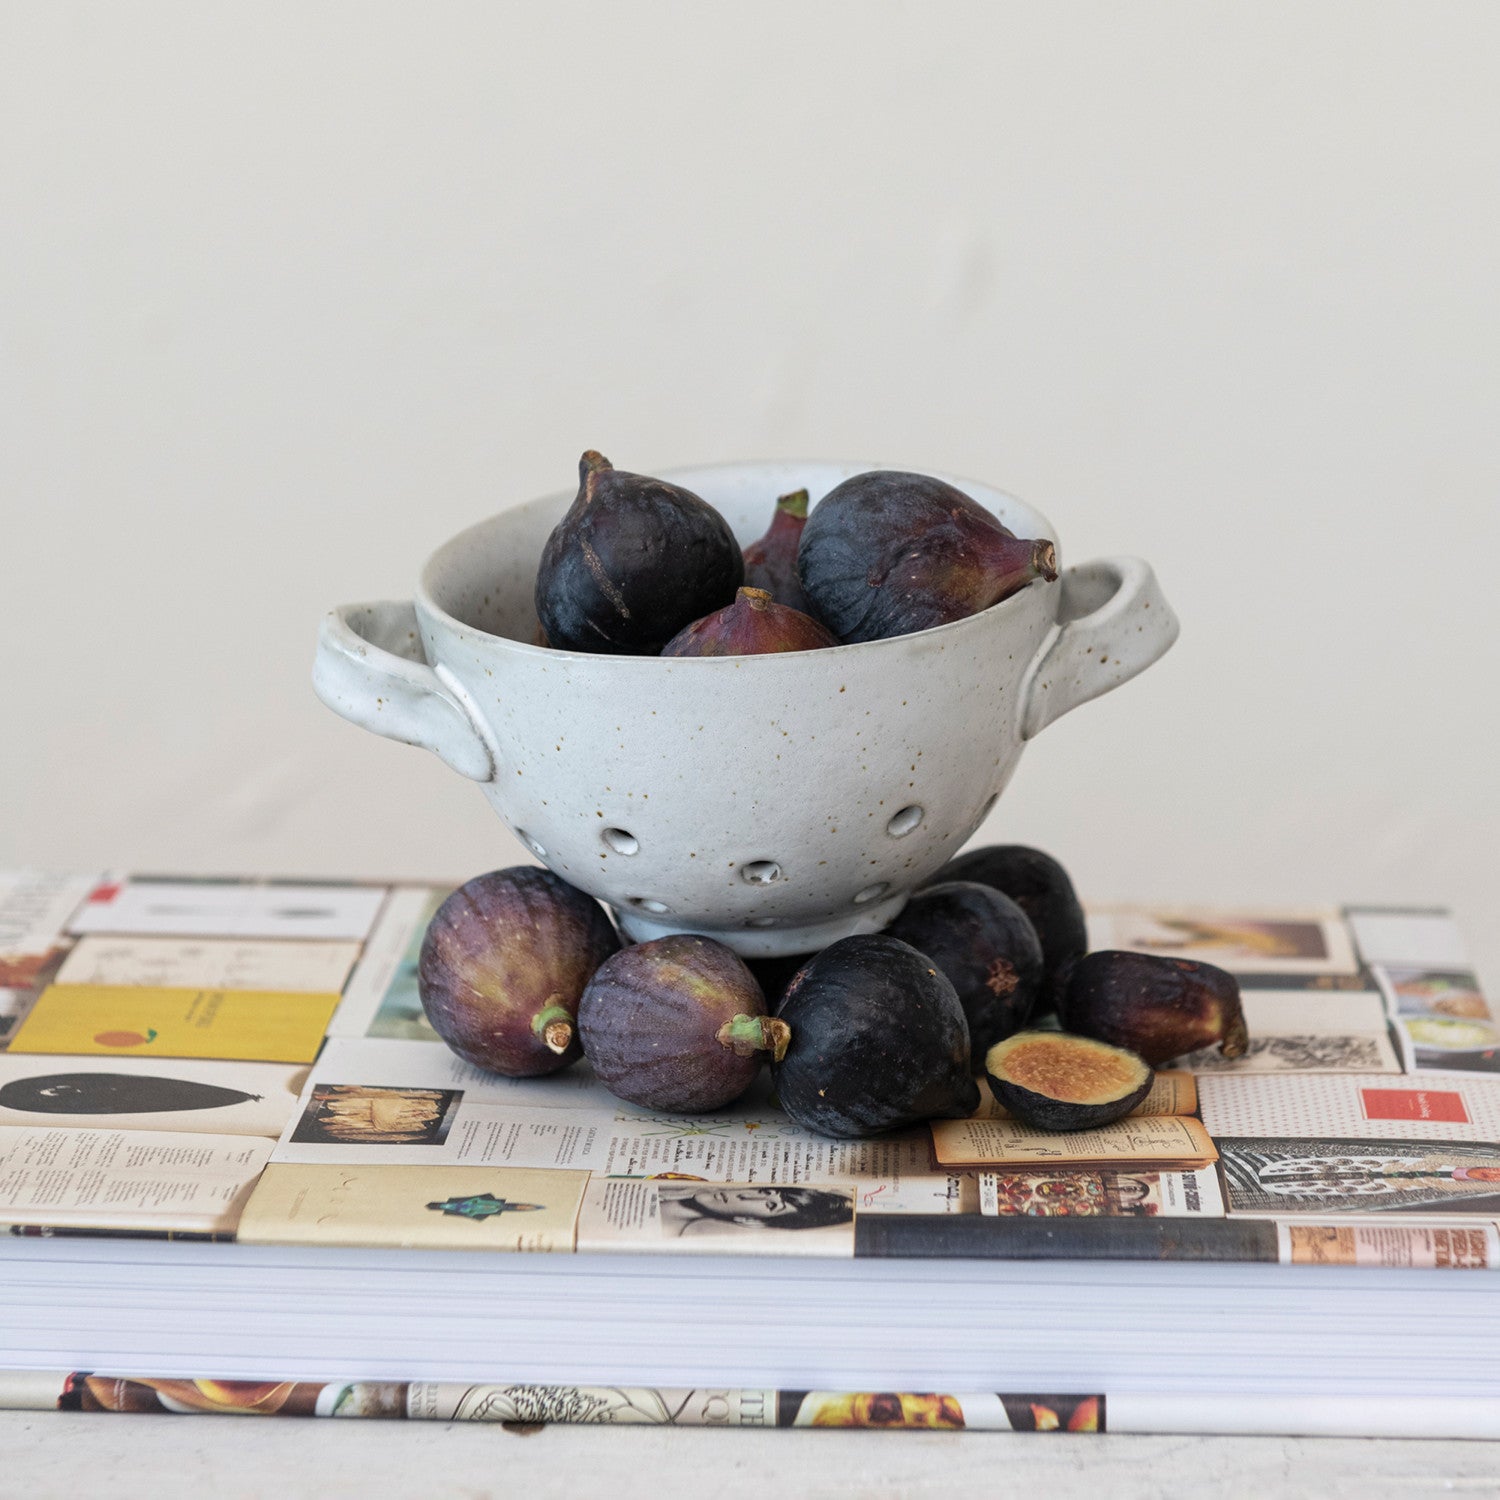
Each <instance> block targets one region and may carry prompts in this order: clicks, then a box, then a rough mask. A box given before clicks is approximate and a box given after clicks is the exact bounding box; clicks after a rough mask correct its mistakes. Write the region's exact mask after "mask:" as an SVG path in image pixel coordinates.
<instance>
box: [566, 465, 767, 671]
mask: <svg viewBox="0 0 1500 1500" xmlns="http://www.w3.org/2000/svg"><path fill="white" fill-rule="evenodd" d="M578 474H579V481H580V482H579V486H578V497H577V499H575V500H574V501H573V504H572V506H571V507H570V509H569V510H568V513H567V515H565V516H564V517H563V518H562V520H561V521H559V522H558V523H557V525H556V526H555V527H554V528H553V530H552V534H551V535H550V536H549V537H548V538H547V545H546V546H545V547H544V548H543V549H542V561H541V566H540V567H539V568H538V569H537V575H536V613H537V618H538V619H539V620H540V621H541V626H542V630H543V631H544V632H545V634H546V639H547V640H548V642H549V643H550V644H551V645H552V646H554V647H556V648H557V649H558V650H560V651H594V652H603V653H606V654H612V655H622V656H655V655H656V653H657V652H658V651H660V650H661V648H662V647H663V646H665V645H666V643H667V642H668V641H669V640H671V639H672V637H673V636H674V635H676V634H677V632H678V631H679V630H681V629H682V628H683V627H684V626H685V625H691V624H692V622H693V621H694V620H698V619H701V618H702V617H703V616H704V615H706V614H710V613H712V612H713V611H714V610H716V609H722V608H723V607H724V605H726V604H728V603H729V602H730V601H731V600H732V599H733V598H734V591H735V590H736V589H737V588H738V587H739V586H740V583H741V582H742V580H743V578H744V572H745V565H744V560H743V559H742V558H741V556H740V548H739V543H738V542H736V541H735V539H734V533H733V532H732V531H730V529H729V526H728V523H727V522H726V521H725V520H724V518H723V516H721V515H720V514H719V513H718V511H716V510H715V509H714V508H713V507H712V506H711V505H709V504H708V503H707V502H706V501H703V500H700V499H699V498H698V497H697V496H696V495H694V494H693V493H692V492H691V491H689V490H685V489H682V488H681V487H680V486H679V485H675V484H667V483H666V482H665V481H664V480H660V479H651V478H649V477H647V476H646V475H644V474H626V473H623V472H621V471H620V470H618V469H616V468H614V467H612V465H611V464H610V461H609V460H608V459H607V458H605V457H604V456H603V455H602V454H599V453H595V452H593V451H592V450H590V451H589V452H588V453H585V454H584V455H583V458H582V459H581V460H580V461H579V465H578Z"/></svg>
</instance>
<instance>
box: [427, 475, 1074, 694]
mask: <svg viewBox="0 0 1500 1500" xmlns="http://www.w3.org/2000/svg"><path fill="white" fill-rule="evenodd" d="M798 466H805V467H807V468H819V469H846V470H848V471H849V472H848V473H847V474H846V475H845V476H844V477H845V478H849V479H852V478H854V477H855V476H857V475H859V474H867V473H870V472H871V471H872V470H885V471H890V470H894V471H895V472H898V473H904V474H920V475H922V476H923V477H924V478H927V479H940V480H942V481H943V482H944V483H946V484H951V485H953V486H954V488H955V489H958V490H962V491H963V493H964V494H966V495H969V496H970V498H971V499H974V498H975V497H974V496H973V495H972V494H971V493H970V489H969V488H968V487H969V486H974V487H977V488H978V489H980V490H982V491H986V492H988V493H989V494H991V495H1001V496H1003V497H1004V498H1005V499H1006V500H1009V501H1011V502H1012V503H1014V504H1015V505H1018V506H1020V507H1021V508H1022V509H1023V510H1025V511H1027V512H1028V513H1029V514H1030V515H1032V516H1035V517H1036V518H1037V520H1038V521H1040V522H1042V523H1043V525H1042V528H1041V529H1040V530H1039V531H1038V537H1039V538H1041V539H1045V540H1048V541H1050V542H1051V543H1052V545H1053V547H1054V548H1056V549H1057V553H1058V578H1057V580H1056V583H1057V585H1058V586H1060V585H1061V583H1062V575H1063V572H1064V566H1063V563H1062V548H1061V546H1060V545H1059V544H1058V541H1057V534H1056V529H1055V528H1054V527H1053V525H1052V522H1051V520H1050V519H1049V518H1048V517H1047V516H1045V515H1044V514H1043V513H1042V512H1041V511H1039V510H1038V509H1037V508H1036V507H1035V506H1034V505H1032V504H1030V503H1029V502H1028V501H1025V500H1022V499H1021V498H1020V497H1019V496H1017V495H1013V494H1011V493H1010V492H1009V491H1008V490H1002V489H1000V488H998V487H997V486H996V485H993V484H990V483H989V482H988V481H987V480H982V479H971V478H967V477H964V476H961V475H955V474H950V473H948V472H946V471H945V470H942V469H928V468H921V467H913V466H910V465H908V466H904V467H901V468H899V469H898V468H897V467H896V466H895V465H892V464H887V463H879V462H872V463H865V462H861V461H858V460H849V459H829V458H816V459H813V458H774V459H726V460H720V461H717V462H715V463H708V464H677V465H674V466H673V467H672V468H670V469H661V470H658V471H657V472H656V473H655V474H653V476H652V477H653V478H656V479H664V480H667V481H668V482H670V483H681V482H682V480H683V479H684V478H685V477H686V476H689V475H702V474H705V473H714V472H739V471H743V470H746V469H762V468H796V467H798ZM632 472H634V471H632ZM837 482H838V483H842V480H840V481H837ZM824 493H825V494H826V493H827V492H826V491H825V492H824ZM575 494H576V490H550V491H548V492H547V493H546V494H542V495H534V496H532V497H531V498H530V499H528V500H522V501H518V502H517V503H516V504H515V505H509V506H506V507H505V508H504V509H503V510H498V511H496V512H494V513H493V514H492V515H488V516H486V517H484V518H483V519H482V520H479V521H476V522H474V523H473V524H472V525H469V526H466V527H464V528H463V530H462V531H459V532H456V533H454V535H452V536H450V537H449V538H448V539H447V541H445V542H443V543H442V544H441V545H440V546H438V547H437V548H436V549H435V550H434V551H433V552H432V553H431V554H430V555H429V556H428V558H427V561H426V562H425V563H423V565H422V569H421V572H420V573H419V574H418V577H417V584H416V588H415V590H414V591H413V597H414V602H415V604H416V607H417V612H418V615H419V616H420V615H422V614H424V613H425V614H427V615H429V616H431V617H432V618H433V620H434V621H435V622H436V623H438V624H441V625H442V626H444V627H445V628H447V629H448V630H451V631H452V632H454V633H455V634H458V635H470V636H477V637H479V638H480V639H482V640H484V641H494V642H497V643H499V644H500V645H503V646H505V647H506V648H508V649H511V650H514V651H518V652H520V653H522V654H524V655H528V656H537V657H545V658H548V659H549V660H555V659H557V658H559V657H562V658H566V659H569V660H574V661H588V662H604V661H607V662H613V663H616V664H619V663H622V662H661V663H664V664H665V665H666V669H667V670H669V671H670V670H672V669H674V668H686V669H687V670H690V671H701V670H707V669H710V668H711V667H713V666H719V667H721V668H722V666H723V664H725V663H728V662H733V663H736V664H742V663H745V662H756V663H760V662H765V663H784V662H786V661H787V659H788V658H798V657H812V658H814V659H816V660H827V659H828V658H829V657H830V656H831V655H832V654H833V653H835V652H838V653H844V652H850V651H866V652H868V651H873V650H877V649H878V648H880V647H891V646H895V645H897V644H899V643H900V642H903V641H914V640H931V639H933V638H935V637H938V636H941V635H944V634H945V633H951V632H957V631H961V630H964V629H973V628H976V626H975V622H976V621H981V620H983V621H991V620H994V619H998V618H1000V617H1001V612H1002V611H1006V610H1008V611H1010V612H1011V613H1013V614H1014V613H1018V612H1019V610H1020V608H1021V606H1022V604H1023V601H1025V599H1026V598H1027V596H1028V595H1029V594H1030V593H1031V590H1032V589H1033V588H1034V587H1035V585H1036V583H1037V582H1038V581H1039V580H1036V579H1033V580H1032V582H1031V583H1028V584H1025V585H1024V586H1023V587H1021V588H1020V589H1018V590H1017V591H1016V592H1015V593H1014V594H1012V595H1010V597H1009V598H1006V599H1002V600H1000V602H999V603H998V604H992V605H990V606H989V608H988V609H982V610H979V611H978V612H977V613H975V614H972V615H965V616H964V617H963V618H962V619H958V620H949V621H948V622H947V623H946V624H944V625H931V626H928V627H927V629H925V630H913V631H908V632H907V633H906V634H904V635H890V636H884V637H882V638H881V639H880V640H876V641H843V642H840V643H839V644H838V645H837V646H824V647H822V648H820V649H818V650H814V651H769V652H755V653H750V654H747V655H742V656H660V655H658V656H646V655H635V654H632V653H628V652H614V651H569V650H567V649H566V648H564V647H561V646H538V645H535V644H533V643H532V642H530V641H518V640H516V639H515V638H514V637H513V636H508V635H496V634H495V633H494V632H493V631H489V630H483V629H481V628H480V627H479V626H477V625H473V624H470V623H469V622H468V621H467V620H460V619H459V618H458V617H457V616H456V615H454V614H451V613H450V612H449V611H448V610H446V609H444V608H443V607H442V606H441V605H440V604H439V603H438V602H437V600H436V598H435V597H434V594H433V579H432V575H433V573H434V571H435V570H436V569H437V568H438V567H439V566H441V565H442V564H443V562H444V561H445V559H446V554H448V553H449V552H450V551H452V550H455V549H456V548H458V547H459V545H460V544H461V543H462V542H463V540H464V539H465V538H466V537H469V536H472V535H473V534H474V533H475V532H479V531H483V530H485V529H487V528H488V527H491V526H493V525H494V524H495V522H496V521H498V520H499V519H500V517H502V516H505V515H509V514H510V513H511V512H512V511H517V510H522V509H529V508H531V507H533V506H536V507H543V506H547V505H554V504H562V503H564V502H567V503H571V501H572V499H573V496H574V495H575ZM819 499H820V500H821V499H822V496H820V497H819ZM709 503H710V504H711V503H712V502H709ZM977 503H979V504H985V503H986V502H984V501H982V500H980V501H978V502H977ZM816 504H817V502H816V501H815V502H814V504H813V507H811V508H815V507H816ZM987 508H988V507H987ZM751 670H758V669H757V668H752V669H751Z"/></svg>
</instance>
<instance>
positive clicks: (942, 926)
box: [886, 880, 1042, 1073]
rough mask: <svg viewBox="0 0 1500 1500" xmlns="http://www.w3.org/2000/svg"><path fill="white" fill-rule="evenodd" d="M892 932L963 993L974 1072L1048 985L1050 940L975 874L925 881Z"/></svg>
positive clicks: (1017, 1025) (1016, 1027)
mask: <svg viewBox="0 0 1500 1500" xmlns="http://www.w3.org/2000/svg"><path fill="white" fill-rule="evenodd" d="M886 932H887V933H888V934H889V935H890V936H891V937H894V938H900V939H901V941H902V942H903V943H910V944H911V945H912V947H913V948H915V949H916V950H917V951H918V952H919V953H925V954H926V955H927V957H928V958H930V959H931V960H932V961H933V963H935V964H936V965H937V966H938V968H939V969H941V970H942V971H943V973H944V974H945V975H947V977H948V980H949V982H950V983H951V984H952V985H953V988H954V989H955V990H956V991H957V992H958V998H959V1002H960V1004H962V1006H963V1008H964V1017H965V1019H966V1020H967V1021H968V1023H969V1056H970V1063H971V1066H972V1069H973V1071H974V1072H976V1073H979V1072H982V1071H983V1069H984V1055H985V1053H986V1052H987V1051H988V1050H989V1049H990V1048H991V1047H992V1046H994V1044H995V1043H996V1042H998V1041H1000V1040H1001V1039H1002V1038H1004V1037H1008V1036H1010V1035H1011V1034H1012V1033H1013V1032H1017V1031H1019V1030H1020V1029H1021V1028H1022V1027H1023V1026H1024V1025H1025V1024H1026V1022H1027V1021H1028V1020H1029V1019H1030V1017H1031V1011H1032V1007H1033V1006H1034V1005H1035V1004H1036V1000H1037V996H1038V995H1039V994H1040V993H1041V987H1042V945H1041V944H1040V943H1039V942H1038V941H1037V936H1036V932H1035V931H1034V929H1033V928H1032V925H1031V922H1030V921H1029V920H1028V919H1027V916H1026V913H1025V912H1024V911H1022V910H1021V908H1020V907H1019V906H1017V905H1016V903H1015V902H1014V901H1012V900H1011V899H1010V897H1009V896H1004V895H1001V893H1000V892H999V891H997V890H995V889H994V888H993V887H991V886H987V885H980V884H979V883H978V882H977V881H972V880H950V881H947V882H946V883H944V884H943V885H929V886H924V887H923V888H922V889H921V890H919V891H917V892H916V893H915V894H914V895H913V896H912V898H911V899H910V900H909V901H908V902H907V903H906V905H905V907H903V908H902V911H901V915H900V916H898V917H897V918H896V920H895V921H894V922H892V923H891V925H890V926H889V927H887V928H886Z"/></svg>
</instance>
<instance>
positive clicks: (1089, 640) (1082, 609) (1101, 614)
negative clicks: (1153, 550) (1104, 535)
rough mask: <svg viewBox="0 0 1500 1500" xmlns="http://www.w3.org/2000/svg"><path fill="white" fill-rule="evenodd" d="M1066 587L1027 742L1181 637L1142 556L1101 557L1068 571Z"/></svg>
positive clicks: (1027, 721) (1033, 691) (1030, 685)
mask: <svg viewBox="0 0 1500 1500" xmlns="http://www.w3.org/2000/svg"><path fill="white" fill-rule="evenodd" d="M1060 586H1061V588H1062V600H1061V603H1060V605H1059V608H1058V612H1057V623H1058V630H1057V633H1056V635H1054V636H1053V637H1052V639H1051V642H1050V643H1049V645H1048V647H1047V649H1046V650H1045V651H1044V652H1042V653H1041V655H1040V656H1039V657H1038V659H1037V662H1036V665H1035V666H1033V667H1032V669H1031V674H1030V676H1029V678H1028V679H1027V682H1026V686H1025V689H1024V691H1025V693H1026V707H1025V710H1024V712H1023V714H1022V717H1021V738H1022V739H1023V740H1029V739H1031V738H1032V736H1034V735H1036V734H1038V733H1040V731H1042V730H1043V729H1045V728H1046V727H1047V725H1049V724H1050V723H1051V722H1052V721H1053V720H1054V719H1060V718H1061V717H1062V716H1063V715H1064V714H1065V713H1067V711H1068V710H1069V709H1070V708H1077V707H1078V705H1079V704H1080V703H1087V702H1088V701H1089V699H1090V698H1097V697H1099V695H1100V694H1101V693H1107V692H1108V691H1109V690H1110V689H1111V688H1115V687H1119V685H1120V684H1121V683H1122V682H1128V681H1129V680H1130V679H1131V678H1132V677H1134V676H1135V675H1136V674H1137V673H1139V672H1144V671H1145V670H1146V668H1147V667H1149V666H1150V665H1151V663H1152V662H1154V661H1156V660H1157V659H1158V658H1159V657H1162V656H1164V655H1165V654H1166V652H1167V649H1168V648H1169V647H1170V646H1171V644H1172V642H1173V641H1175V640H1176V639H1177V632H1178V629H1179V626H1178V623H1177V616H1176V615H1175V614H1173V613H1172V606H1171V605H1170V604H1168V603H1167V601H1166V600H1165V599H1164V598H1162V592H1161V586H1160V585H1159V584H1158V583H1157V581H1156V574H1155V573H1153V572H1152V571H1151V565H1150V564H1149V563H1147V562H1143V561H1142V560H1141V559H1140V558H1138V557H1101V558H1098V559H1096V560H1095V561H1094V562H1087V563H1082V564H1080V565H1079V566H1078V567H1076V568H1067V569H1065V570H1064V572H1063V575H1062V582H1061V585H1060Z"/></svg>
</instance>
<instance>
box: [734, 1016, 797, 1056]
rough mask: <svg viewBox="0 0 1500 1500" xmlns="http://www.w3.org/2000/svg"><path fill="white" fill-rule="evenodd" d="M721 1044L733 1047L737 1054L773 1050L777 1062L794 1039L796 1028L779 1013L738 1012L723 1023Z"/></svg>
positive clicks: (771, 1051)
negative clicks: (778, 1017)
mask: <svg viewBox="0 0 1500 1500" xmlns="http://www.w3.org/2000/svg"><path fill="white" fill-rule="evenodd" d="M718 1036H719V1045H720V1046H722V1047H728V1048H730V1049H731V1050H732V1051H733V1053H734V1055H735V1056H736V1057H749V1056H750V1054H751V1053H752V1052H769V1053H770V1054H771V1056H772V1058H773V1059H774V1060H775V1061H776V1062H780V1061H781V1059H782V1058H783V1057H785V1056H786V1049H787V1045H788V1043H789V1042H790V1041H791V1040H792V1028H791V1027H790V1026H788V1025H787V1024H786V1022H785V1021H779V1020H777V1018H776V1017H775V1016H746V1015H739V1016H736V1017H735V1018H734V1019H733V1020H732V1021H726V1022H725V1023H724V1024H723V1025H722V1026H721V1027H719V1033H718Z"/></svg>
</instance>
